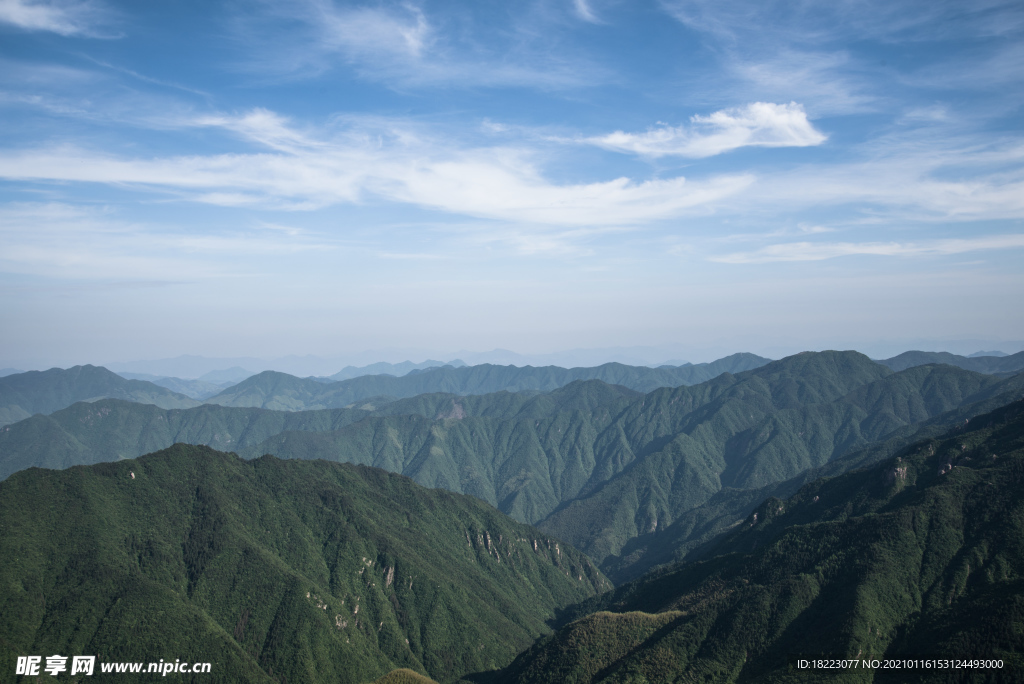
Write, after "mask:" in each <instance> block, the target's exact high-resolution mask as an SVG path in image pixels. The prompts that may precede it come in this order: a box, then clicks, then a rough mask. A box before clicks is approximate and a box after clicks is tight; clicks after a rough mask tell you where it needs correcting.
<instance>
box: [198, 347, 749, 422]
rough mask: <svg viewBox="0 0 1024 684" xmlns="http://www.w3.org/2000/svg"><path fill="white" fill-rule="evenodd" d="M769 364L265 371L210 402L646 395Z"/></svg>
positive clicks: (323, 403) (330, 403) (285, 404)
mask: <svg viewBox="0 0 1024 684" xmlns="http://www.w3.org/2000/svg"><path fill="white" fill-rule="evenodd" d="M766 363H768V359H764V358H762V357H760V356H755V355H754V354H734V355H732V356H728V357H726V358H724V359H719V360H718V361H715V362H713V363H709V364H700V365H688V366H663V367H661V368H647V367H642V366H626V365H623V364H621V363H606V364H604V365H603V366H597V367H594V368H560V367H558V366H545V367H542V368H534V367H533V366H526V367H523V368H519V367H517V366H495V365H491V364H480V365H478V366H463V367H461V368H453V367H451V366H445V367H442V368H430V369H427V370H422V371H412V372H410V373H408V374H407V375H403V376H402V377H394V376H391V375H366V376H362V377H358V378H352V379H350V380H343V381H340V382H331V383H322V382H318V381H316V380H314V379H312V378H296V377H294V376H291V375H287V374H285V373H278V372H276V371H265V372H263V373H260V374H258V375H255V376H253V377H251V378H248V379H246V380H244V381H242V382H240V383H238V384H237V385H235V386H234V387H230V388H228V389H227V390H225V391H224V392H221V393H220V394H218V395H216V396H214V397H211V398H210V399H208V400H207V401H209V402H210V403H213V404H221V405H223V406H246V407H259V408H268V409H276V410H285V411H299V410H311V409H323V408H343V407H346V406H351V405H353V404H355V403H357V402H360V401H363V400H366V399H368V398H370V397H394V398H406V397H414V396H417V395H419V394H429V393H437V392H441V393H447V394H459V395H470V394H490V393H493V392H501V391H508V392H522V391H533V392H550V391H552V390H555V389H558V388H559V387H564V386H565V385H568V384H569V383H571V382H573V381H575V380H601V381H602V382H606V383H608V384H611V385H622V386H623V387H628V388H630V389H633V390H637V391H640V392H650V391H651V390H653V389H656V388H658V387H678V386H680V385H693V384H697V383H701V382H705V381H707V380H710V379H711V378H714V377H716V376H718V375H721V374H722V373H726V372H729V373H737V372H740V371H744V370H749V369H752V368H758V367H760V366H763V365H764V364H766Z"/></svg>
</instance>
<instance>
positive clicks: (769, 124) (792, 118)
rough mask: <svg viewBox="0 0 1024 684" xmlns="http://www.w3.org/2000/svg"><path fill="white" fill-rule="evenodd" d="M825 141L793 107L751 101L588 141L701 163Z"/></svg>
mask: <svg viewBox="0 0 1024 684" xmlns="http://www.w3.org/2000/svg"><path fill="white" fill-rule="evenodd" d="M827 138H828V136H826V135H824V134H823V133H821V132H820V131H818V130H816V129H815V128H814V126H813V125H812V124H811V122H810V121H808V120H807V113H806V112H804V108H803V107H802V106H801V105H799V104H797V103H796V102H790V103H789V104H774V103H771V102H754V103H752V104H749V105H747V106H746V107H738V108H734V109H723V110H721V111H717V112H714V113H713V114H710V115H708V116H699V115H695V116H693V117H690V125H689V126H679V127H672V126H664V125H663V126H661V127H660V128H652V129H650V130H648V131H646V132H644V133H625V132H623V131H616V132H614V133H611V134H609V135H605V136H601V137H594V138H587V139H586V142H588V143H590V144H592V145H596V146H598V147H603V148H605V149H609V150H615V151H617V152H631V153H633V154H638V155H641V156H644V157H655V158H656V157H666V156H679V157H689V158H693V159H700V158H704V157H711V156H714V155H716V154H722V153H723V152H728V151H730V150H735V149H737V148H740V147H750V146H754V147H811V146H814V145H820V144H821V143H823V142H825V140H826V139H827Z"/></svg>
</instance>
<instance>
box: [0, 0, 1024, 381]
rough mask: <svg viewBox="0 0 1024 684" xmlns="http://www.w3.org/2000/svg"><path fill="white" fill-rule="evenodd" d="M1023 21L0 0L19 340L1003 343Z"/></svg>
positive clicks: (1, 269)
mask: <svg viewBox="0 0 1024 684" xmlns="http://www.w3.org/2000/svg"><path fill="white" fill-rule="evenodd" d="M1022 35H1024V7H1022V6H1021V4H1020V3H1019V2H1003V1H1000V0H985V1H983V2H974V3H968V4H964V3H949V2H942V3H935V2H924V1H917V0H915V1H906V0H903V1H896V2H881V1H875V0H869V1H865V2H858V3H847V2H839V3H801V4H796V5H794V4H793V3H782V2H765V3H757V4H751V3H748V2H739V1H730V0H726V1H720V2H712V1H710V0H708V1H704V0H692V1H687V2H684V1H681V0H680V1H674V0H663V1H658V2H640V3H622V2H613V1H611V0H608V1H606V2H602V1H600V0H550V1H540V0H538V1H535V2H525V3H513V4H508V3H497V2H468V1H467V2H430V1H424V2H388V1H383V2H373V3H357V2H349V3H343V2H333V1H332V0H301V1H296V2H292V3H283V4H282V3H271V2H263V1H260V0H252V1H250V2H208V3H194V2H178V3H143V4H140V3H128V2H116V1H112V0H108V1H102V0H63V1H60V2H57V1H53V2H44V1H33V0H6V1H3V2H0V60H2V68H0V112H2V114H0V116H2V121H3V124H4V125H3V126H2V127H0V239H2V241H3V247H2V248H0V289H2V293H3V294H2V296H0V317H2V320H3V325H2V326H0V365H12V366H13V365H16V364H21V365H20V366H19V367H27V366H26V364H28V365H32V364H35V365H36V366H37V367H38V366H39V365H47V364H52V365H65V366H66V365H72V364H75V363H104V362H108V361H114V360H120V361H134V360H141V359H158V358H169V357H176V356H178V355H181V354H196V355H203V356H208V357H232V358H234V357H242V356H251V357H259V358H275V357H281V356H286V355H290V354H296V355H306V354H312V355H317V356H321V357H325V358H339V359H340V358H342V357H346V355H347V357H348V358H353V359H355V358H363V357H361V356H360V354H361V353H362V352H364V351H366V350H379V355H380V357H381V358H376V359H372V360H388V361H401V360H404V359H403V358H402V355H401V354H398V351H402V352H403V353H404V352H410V353H411V352H422V355H423V356H422V358H414V359H412V360H414V361H420V360H422V359H423V358H428V357H430V356H431V355H442V354H446V353H456V352H457V351H458V350H473V351H478V352H483V351H487V350H490V349H494V348H502V349H510V350H513V351H515V352H517V353H520V354H526V355H530V354H532V355H544V354H551V353H553V352H560V351H564V350H573V349H584V350H586V349H590V350H594V349H597V350H611V349H615V348H623V349H627V350H628V349H634V350H636V349H647V350H656V351H657V353H660V352H661V351H665V352H666V354H667V356H666V358H665V359H659V360H667V359H668V358H673V357H674V358H680V359H686V360H690V361H694V362H699V361H707V360H711V359H712V358H716V357H719V356H724V355H726V354H729V353H733V352H737V351H751V352H754V353H759V354H762V355H766V356H771V357H774V358H778V357H779V356H782V355H785V354H788V353H793V352H796V351H801V350H805V349H826V348H834V349H858V350H861V351H864V352H866V353H869V354H872V355H875V356H876V357H880V356H883V355H894V354H896V353H899V352H900V351H904V350H906V349H913V348H925V349H931V350H948V351H953V352H955V353H961V354H968V353H972V352H975V351H980V350H986V349H998V350H1001V351H1004V352H1008V353H1012V352H1016V351H1019V350H1020V349H1021V348H1022V345H1024V343H1022V342H1021V340H1024V316H1021V313H1020V311H1021V305H1020V303H1021V302H1022V301H1024V266H1022V265H1024V258H1022V257H1024V223H1022V218H1024V141H1022V136H1021V133H1022V124H1024V117H1022V116H1021V114H1022V112H1021V104H1022V102H1021V101H1022V98H1024V87H1022V86H1024V83H1022V81H1024V41H1022ZM388 350H391V351H395V353H396V354H397V355H396V356H394V357H391V358H387V354H390V353H391V352H390V351H388ZM396 350H397V351H396ZM608 354H612V352H608ZM651 354H652V355H655V356H656V353H655V351H652V352H651ZM407 358H408V357H407ZM441 360H449V358H441ZM651 360H652V361H653V360H655V359H654V358H653V357H652V359H651ZM366 362H367V363H369V362H371V361H370V360H367V361H366Z"/></svg>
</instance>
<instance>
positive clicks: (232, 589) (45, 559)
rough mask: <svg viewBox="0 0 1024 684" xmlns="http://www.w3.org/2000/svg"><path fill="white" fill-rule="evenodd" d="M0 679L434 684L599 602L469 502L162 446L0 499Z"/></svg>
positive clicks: (544, 548) (541, 545) (565, 569)
mask: <svg viewBox="0 0 1024 684" xmlns="http://www.w3.org/2000/svg"><path fill="white" fill-rule="evenodd" d="M0 586H2V587H4V590H3V591H0V671H3V672H8V673H10V672H14V667H15V658H16V656H18V655H25V654H44V655H50V654H54V653H58V654H65V655H70V654H82V655H96V656H98V659H99V660H100V661H112V660H113V661H140V662H141V661H146V662H149V661H156V660H158V659H160V658H171V659H173V658H183V659H188V660H190V661H192V662H203V661H209V662H211V663H213V670H212V672H211V674H209V675H202V676H201V677H199V676H197V678H196V681H203V682H241V681H245V682H282V683H283V682H293V683H296V684H297V683H299V682H302V683H309V684H315V683H317V682H324V683H327V682H330V683H332V684H334V683H339V682H352V683H358V682H369V681H371V680H373V679H375V678H378V677H381V676H382V675H384V674H386V673H388V672H389V671H391V670H394V669H396V668H408V669H411V670H414V671H416V672H419V673H422V674H427V675H429V676H430V677H431V678H433V679H435V680H437V681H440V682H449V681H453V680H455V679H457V678H459V677H460V676H461V675H463V674H466V673H471V672H477V671H486V670H490V669H493V668H496V667H500V666H503V665H505V664H507V663H508V662H509V661H510V660H511V659H512V658H513V657H514V656H515V655H516V653H518V652H519V651H521V650H522V649H523V648H525V647H526V646H528V645H529V644H530V643H532V642H533V640H534V639H536V638H537V637H538V636H540V635H541V634H543V633H545V632H547V631H548V629H549V628H548V627H547V625H546V621H548V620H551V619H552V618H553V617H554V616H555V613H556V611H557V610H559V609H563V608H565V607H566V606H568V605H570V604H572V603H575V602H578V601H580V600H582V599H585V598H587V597H588V596H592V595H594V593H595V592H596V591H598V590H604V589H607V588H610V586H611V585H610V584H609V583H608V581H607V580H606V579H604V578H603V577H602V576H601V574H600V573H599V572H598V571H597V570H596V568H595V566H594V564H593V563H592V562H591V561H590V560H589V559H588V558H587V557H586V556H584V555H583V554H581V553H579V552H578V551H576V550H574V549H571V548H569V547H567V546H565V545H564V544H560V543H558V542H557V541H556V540H552V539H550V538H548V537H545V536H544V535H542V534H540V533H538V532H537V531H536V530H533V529H532V528H529V527H527V526H525V525H522V524H520V523H517V522H515V521H513V520H511V519H510V518H508V517H506V516H504V515H503V514H501V513H500V512H498V511H496V510H494V509H493V508H491V507H490V506H487V505H486V504H484V503H482V502H480V501H479V500H477V499H474V498H472V497H467V496H462V495H459V494H454V493H451V492H447V491H443V490H427V489H424V488H422V487H420V486H419V485H416V484H415V483H413V482H412V481H411V480H409V479H408V478H405V477H402V476H400V475H394V474H389V473H385V472H384V471H381V470H378V469H373V468H366V467H361V466H353V465H347V464H338V463H326V462H323V461H318V462H308V461H281V460H278V459H276V458H273V457H264V458H260V459H256V460H253V461H244V460H241V459H239V458H238V457H236V456H234V455H232V454H225V453H221V452H217V451H214V450H212V449H209V448H207V447H195V446H186V445H177V446H175V447H173V448H171V449H167V450H165V451H162V452H158V453H155V454H151V455H148V456H145V457H142V458H139V459H133V460H126V461H121V462H119V463H105V464H99V465H94V466H82V467H76V468H71V469H68V470H63V471H48V470H40V469H31V470H27V471H23V472H20V473H17V474H15V475H14V476H12V477H11V478H9V479H8V480H6V481H5V482H3V483H0Z"/></svg>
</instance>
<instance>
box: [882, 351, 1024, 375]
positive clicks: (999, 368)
mask: <svg viewBox="0 0 1024 684" xmlns="http://www.w3.org/2000/svg"><path fill="white" fill-rule="evenodd" d="M879 363H881V364H882V365H884V366H886V367H888V368H891V369H893V370H895V371H900V370H905V369H907V368H912V367H914V366H923V365H924V364H928V363H944V364H947V365H950V366H956V367H957V368H963V369H964V370H971V371H974V372H976V373H989V374H997V373H1016V372H1018V371H1020V370H1021V369H1022V368H1024V352H1017V353H1016V354H1002V353H997V354H996V355H992V356H987V355H986V356H979V355H977V354H971V355H970V356H958V355H957V354H950V353H949V352H923V351H908V352H904V353H902V354H900V355H898V356H894V357H892V358H891V359H885V360H884V361H879Z"/></svg>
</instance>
